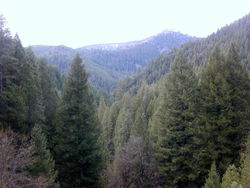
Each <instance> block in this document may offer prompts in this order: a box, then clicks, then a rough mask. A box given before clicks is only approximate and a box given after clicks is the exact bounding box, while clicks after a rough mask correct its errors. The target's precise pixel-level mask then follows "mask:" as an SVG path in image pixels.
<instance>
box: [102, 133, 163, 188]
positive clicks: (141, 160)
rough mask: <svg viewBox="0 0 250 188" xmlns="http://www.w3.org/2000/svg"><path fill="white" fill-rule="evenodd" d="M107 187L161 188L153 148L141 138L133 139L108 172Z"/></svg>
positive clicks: (122, 150)
mask: <svg viewBox="0 0 250 188" xmlns="http://www.w3.org/2000/svg"><path fill="white" fill-rule="evenodd" d="M106 176H107V187H110V188H117V187H122V188H128V187H133V186H134V187H152V188H156V187H159V177H158V173H157V168H156V164H155V161H154V159H153V157H152V148H151V146H150V144H149V143H146V142H145V141H144V140H143V139H142V138H141V137H131V139H130V142H129V143H128V144H127V145H125V146H124V147H123V148H122V149H121V150H120V152H119V154H118V155H116V158H115V164H114V166H113V169H112V168H109V169H108V170H107V172H106Z"/></svg>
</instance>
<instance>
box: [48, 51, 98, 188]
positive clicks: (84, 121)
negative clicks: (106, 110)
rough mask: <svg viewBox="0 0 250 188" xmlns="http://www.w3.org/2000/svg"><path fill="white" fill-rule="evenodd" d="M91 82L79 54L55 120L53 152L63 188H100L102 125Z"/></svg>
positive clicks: (67, 81)
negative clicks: (90, 88)
mask: <svg viewBox="0 0 250 188" xmlns="http://www.w3.org/2000/svg"><path fill="white" fill-rule="evenodd" d="M87 79H88V75H87V74H86V72H85V70H84V65H83V64H82V59H81V58H80V57H79V55H76V57H75V58H74V61H73V64H72V67H71V71H70V73H69V76H68V78H67V80H66V84H65V90H64V93H63V96H62V101H61V103H60V104H59V107H58V109H57V115H56V121H55V123H56V130H55V136H54V141H53V143H54V146H53V150H54V156H55V160H56V168H57V169H58V180H59V181H60V184H61V186H62V187H97V180H98V177H99V173H100V170H101V168H102V155H101V152H100V151H101V150H100V146H99V145H98V137H99V135H100V130H99V124H98V120H97V115H96V111H95V106H94V105H93V101H92V99H91V96H90V95H89V92H88V80H87Z"/></svg>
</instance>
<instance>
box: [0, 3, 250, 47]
mask: <svg viewBox="0 0 250 188" xmlns="http://www.w3.org/2000/svg"><path fill="white" fill-rule="evenodd" d="M249 12H250V0H0V14H3V15H4V17H5V18H6V20H7V27H8V28H9V29H10V31H11V33H12V34H13V35H15V33H18V35H19V37H20V39H21V40H22V43H23V45H24V46H29V45H65V46H68V47H72V48H77V47H82V46H86V45H91V44H104V43H118V42H127V41H134V40H141V39H144V38H147V37H150V36H152V35H155V34H157V33H160V32H161V31H164V30H174V31H179V32H181V33H184V34H188V35H191V36H196V37H206V36H208V35H210V34H212V33H213V32H216V31H217V30H218V29H219V28H221V27H223V26H225V25H228V24H230V23H232V22H234V21H236V20H237V19H239V18H241V17H243V16H245V15H246V14H248V13H249Z"/></svg>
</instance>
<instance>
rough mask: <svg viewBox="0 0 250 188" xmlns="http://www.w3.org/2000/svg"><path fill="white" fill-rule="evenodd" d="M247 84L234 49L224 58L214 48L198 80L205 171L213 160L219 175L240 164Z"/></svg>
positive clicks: (245, 116)
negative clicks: (231, 166) (231, 165)
mask: <svg viewBox="0 0 250 188" xmlns="http://www.w3.org/2000/svg"><path fill="white" fill-rule="evenodd" d="M249 83H250V82H249V78H248V75H247V72H246V71H245V70H244V69H243V67H242V65H241V63H240V58H239V56H238V54H237V52H236V50H235V48H234V46H233V45H232V46H231V48H230V50H229V53H228V56H227V57H226V58H225V57H224V56H223V55H222V54H221V52H220V50H219V48H215V49H214V52H213V53H212V55H211V57H210V60H209V64H208V66H207V67H206V69H205V70H204V72H203V74H202V79H201V116H200V117H201V118H200V120H201V122H200V124H201V125H202V126H203V127H204V135H203V136H204V141H205V142H204V148H203V150H204V151H207V154H206V155H207V156H206V158H203V161H202V162H203V163H204V168H208V166H209V165H210V164H211V161H212V160H215V161H216V164H218V171H219V173H220V174H221V175H222V174H224V172H225V170H226V168H227V167H228V165H229V164H231V163H234V164H236V165H238V164H239V151H240V149H241V147H240V144H241V143H242V142H243V141H244V138H245V135H246V133H247V131H246V130H247V128H248V122H249V116H248V115H247V114H248V113H249V97H250V95H249V94H250V87H249V86H250V85H249Z"/></svg>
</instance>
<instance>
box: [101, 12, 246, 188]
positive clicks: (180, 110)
mask: <svg viewBox="0 0 250 188" xmlns="http://www.w3.org/2000/svg"><path fill="white" fill-rule="evenodd" d="M249 19H250V15H248V16H245V17H244V18H242V19H240V20H238V21H236V22H234V23H233V24H231V25H229V26H226V27H224V28H222V29H220V30H219V31H218V32H216V33H213V34H212V35H210V36H209V37H208V38H206V39H199V40H196V41H192V42H188V43H185V44H184V45H182V47H180V48H179V49H174V50H172V51H171V52H169V53H168V54H167V55H166V56H163V55H160V56H159V57H158V58H156V59H154V60H153V61H152V62H151V63H150V64H149V65H148V66H147V67H146V68H145V69H144V70H143V71H142V72H140V73H138V74H136V75H135V76H134V77H133V78H129V79H126V80H125V81H122V82H121V83H120V85H119V87H118V88H117V89H116V90H115V98H116V100H115V102H114V103H113V104H112V105H111V106H108V105H106V104H105V103H104V102H103V101H102V102H101V103H100V105H99V109H98V116H99V119H100V121H101V123H102V127H103V136H104V137H105V139H104V140H105V142H104V146H106V147H105V148H106V157H107V158H108V161H107V170H106V176H107V182H106V183H107V186H108V187H130V186H131V187H158V186H159V187H180V188H182V187H190V188H191V187H192V188H195V187H202V186H203V185H204V184H205V180H206V178H208V179H207V180H206V185H204V187H206V188H207V187H228V186H231V185H232V183H233V182H234V181H235V183H236V182H237V183H236V184H238V185H237V186H239V184H242V185H244V186H243V187H248V186H249V182H246V181H245V180H243V177H242V176H241V166H242V165H243V163H242V162H243V161H244V159H245V158H244V157H245V147H244V146H245V144H244V143H246V138H247V135H248V131H249V129H250V126H249V120H250V116H249V102H250V101H249V97H250V85H249V84H250V80H249V53H250V50H249V49H250V48H249V33H250V31H249V28H250V27H249ZM213 161H214V162H215V164H214V165H212V163H213ZM211 165H212V169H211V172H209V169H210V167H211ZM232 166H233V168H234V171H233V172H230V170H231V169H232ZM215 168H216V169H217V170H215ZM244 168H247V169H248V170H249V167H246V166H244ZM228 173H231V174H230V175H228ZM208 176H209V177H208ZM224 176H225V177H224ZM222 177H223V179H221V178H222ZM235 177H237V178H235ZM244 181H245V182H244ZM216 183H217V184H216Z"/></svg>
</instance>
